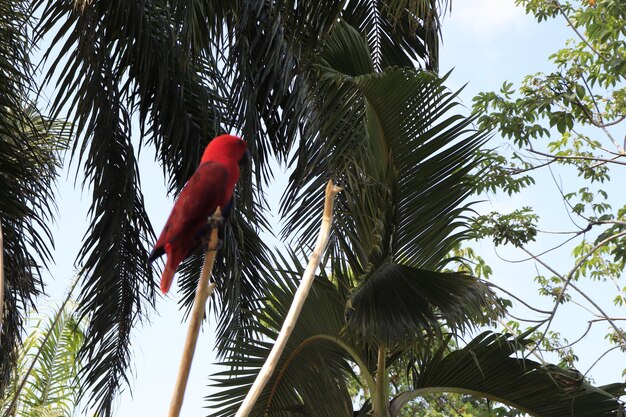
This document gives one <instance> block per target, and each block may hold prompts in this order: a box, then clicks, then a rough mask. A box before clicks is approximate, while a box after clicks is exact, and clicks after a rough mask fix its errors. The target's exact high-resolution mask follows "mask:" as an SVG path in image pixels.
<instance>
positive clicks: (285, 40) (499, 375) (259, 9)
mask: <svg viewBox="0 0 626 417" xmlns="http://www.w3.org/2000/svg"><path fill="white" fill-rule="evenodd" d="M446 6H447V3H446V2H438V1H436V0H411V1H406V0H390V1H384V2H383V1H368V0H343V1H341V0H323V1H318V2H298V1H292V0H276V1H263V2H250V1H243V0H241V1H231V2H224V1H210V0H208V1H197V0H190V1H185V2H169V1H165V0H147V1H144V0H142V1H126V0H124V1H121V0H112V1H106V2H92V1H89V0H35V1H34V2H33V8H32V10H29V12H32V15H33V16H36V15H40V16H42V20H41V21H40V22H38V26H37V34H38V35H39V38H38V39H37V41H42V40H47V39H49V40H50V41H51V43H50V46H49V48H48V49H47V51H46V59H45V62H44V65H45V66H46V71H47V72H46V74H45V79H46V82H48V83H50V84H54V86H55V88H56V94H55V96H54V98H53V100H52V115H53V117H57V116H59V115H61V114H63V113H64V112H66V111H67V112H68V119H69V120H70V121H71V122H72V126H73V131H72V133H74V135H75V136H74V137H75V140H74V142H73V143H72V153H71V155H72V158H73V160H75V161H76V160H77V161H78V163H79V165H80V166H81V167H82V170H83V172H84V179H83V183H82V185H83V187H85V188H89V189H90V190H91V193H92V200H91V207H90V211H89V222H90V224H89V228H88V230H87V231H86V233H85V235H84V238H83V242H82V243H83V245H82V248H81V250H80V252H79V253H78V256H77V260H76V262H77V266H78V267H79V269H80V276H79V279H80V281H79V282H80V293H79V296H78V305H79V306H78V315H79V317H80V319H81V320H82V319H87V323H88V325H87V328H86V330H85V343H84V345H83V347H82V348H81V351H80V353H79V354H78V359H79V360H80V361H81V363H82V368H81V370H80V371H79V378H80V381H81V382H82V383H83V384H82V385H81V390H80V395H82V396H84V398H85V399H86V400H87V402H88V403H89V405H91V406H93V407H94V408H95V409H96V410H97V413H98V414H99V415H102V416H104V417H107V416H110V415H112V414H113V413H114V410H113V404H114V399H115V398H116V396H117V395H118V394H119V392H120V391H121V390H123V389H124V387H126V386H127V385H128V382H129V379H130V376H129V369H130V365H131V361H132V357H131V342H132V340H133V338H132V335H133V330H134V328H135V327H136V326H137V325H138V324H139V323H141V322H142V321H143V320H145V319H146V317H147V316H148V314H149V312H150V311H151V309H152V305H153V303H154V300H155V283H154V280H153V274H154V271H153V270H152V269H151V268H150V267H149V266H148V265H147V264H146V258H147V249H148V246H149V244H150V243H151V242H152V241H153V240H154V233H153V230H152V226H151V224H150V221H149V219H148V216H147V214H146V211H145V207H144V201H143V195H142V190H141V181H140V177H139V170H138V167H137V158H138V153H139V151H140V150H142V149H143V148H144V147H146V146H151V147H154V149H155V151H156V158H157V161H158V163H160V165H161V166H162V168H163V173H164V176H165V178H166V181H167V183H168V185H169V189H170V191H171V192H172V193H174V194H175V193H177V192H178V191H180V189H181V188H182V186H183V185H184V183H185V181H186V180H187V178H189V176H190V175H191V173H192V172H193V170H194V169H195V167H196V165H197V163H198V160H199V157H200V154H201V151H202V149H203V148H204V146H205V145H206V144H207V142H208V141H209V140H210V138H211V137H213V136H215V135H216V134H218V133H221V132H223V131H235V132H238V133H241V134H242V135H243V137H244V138H245V139H246V140H247V142H248V144H249V147H250V150H251V153H252V156H253V158H252V159H253V163H252V165H251V166H250V167H249V168H248V169H244V171H243V173H242V178H241V181H240V184H239V186H238V188H237V190H236V197H235V198H236V205H237V210H236V211H235V215H234V216H233V218H232V221H230V222H229V224H228V225H227V226H226V230H225V233H224V236H225V239H224V247H223V248H222V250H221V251H220V258H219V259H218V261H217V280H216V281H217V283H218V286H217V291H216V301H215V304H214V305H213V312H214V313H215V314H217V315H218V322H219V323H220V325H219V328H218V333H217V339H218V342H217V348H218V357H219V358H220V361H221V363H222V364H224V365H227V366H228V368H227V370H226V371H225V372H224V373H222V374H221V375H219V376H218V378H217V384H218V385H219V386H220V387H221V388H222V390H221V391H220V392H218V393H217V394H215V395H214V396H213V397H212V399H213V400H214V401H215V402H216V403H215V404H214V406H215V407H216V412H215V413H216V415H229V414H231V413H232V412H233V411H234V408H235V407H236V406H237V404H238V403H239V402H240V401H241V400H242V397H243V395H244V394H245V391H246V389H247V388H248V387H249V385H250V383H251V379H252V377H253V376H254V374H255V373H256V372H257V371H258V369H259V368H260V366H261V364H262V362H263V360H264V358H265V356H266V355H267V352H268V351H269V348H270V346H271V341H272V339H273V338H275V335H276V331H277V329H278V327H279V323H281V322H282V320H283V319H284V314H285V311H286V308H287V306H288V305H289V302H290V301H291V298H292V296H293V289H294V286H295V280H294V277H295V276H297V275H298V273H299V272H301V270H302V268H303V266H302V265H301V264H300V263H299V256H295V255H292V256H291V257H290V258H289V260H286V259H284V258H282V257H281V255H279V254H277V252H276V251H273V250H271V249H270V248H268V247H267V246H266V244H265V243H264V242H263V241H262V240H261V238H260V237H259V232H260V231H261V230H267V228H268V223H267V221H266V220H265V215H266V213H267V209H268V202H267V201H266V200H265V196H264V189H265V187H266V186H267V184H268V183H269V182H270V181H271V179H272V176H273V175H275V174H276V172H275V171H274V169H273V167H272V165H270V161H271V160H272V159H277V160H278V161H279V162H282V163H285V164H286V165H287V166H288V167H289V168H290V170H291V172H292V174H291V176H290V179H289V184H288V189H287V192H286V193H285V195H284V197H283V199H282V201H281V214H282V215H283V217H284V225H285V228H284V230H283V238H284V239H285V240H287V241H290V242H292V243H294V244H296V245H298V246H299V247H301V248H306V247H309V246H310V245H311V243H312V239H313V237H314V235H315V232H316V230H317V228H318V226H319V220H318V213H320V212H321V207H320V203H321V199H318V196H319V195H320V194H321V190H322V189H323V186H324V185H325V183H326V182H327V180H328V179H329V178H332V179H333V180H334V181H335V182H337V183H339V184H340V185H341V186H342V187H344V190H345V191H344V192H343V193H342V194H341V195H340V197H339V198H338V201H337V207H338V210H337V213H336V216H335V218H334V223H333V232H332V236H331V242H330V247H329V252H328V255H327V257H326V259H325V260H324V261H325V267H326V268H328V269H329V271H331V274H330V275H331V276H332V279H330V278H328V277H327V276H326V274H325V272H326V271H323V272H322V274H321V276H320V277H319V279H318V282H317V283H316V285H315V287H314V289H313V291H312V295H311V297H310V298H309V300H308V302H307V303H308V304H307V305H305V309H304V311H303V313H302V316H301V319H300V321H299V322H298V324H297V326H296V327H297V328H296V329H294V335H293V336H292V338H291V339H290V340H289V344H288V346H287V351H286V353H285V355H284V356H283V358H281V361H282V362H281V365H280V371H279V372H278V373H277V374H275V375H274V376H273V381H272V382H271V384H270V386H269V387H268V388H267V390H266V391H265V393H264V394H263V396H262V399H261V401H260V402H259V403H258V404H257V405H256V407H257V412H259V413H261V412H264V411H270V412H271V413H272V414H280V415H293V414H296V413H303V412H305V413H306V412H309V413H311V411H312V410H313V408H314V410H315V414H316V415H321V416H324V415H333V416H336V415H337V414H341V413H343V414H346V415H351V412H352V411H353V410H352V408H353V406H352V401H351V398H350V392H349V389H348V381H349V380H350V379H351V378H355V377H356V378H357V379H358V381H359V382H360V383H361V385H362V386H363V387H364V389H365V388H366V389H367V392H368V400H367V401H365V402H364V404H362V406H361V409H360V410H357V414H360V415H368V414H372V413H374V414H376V415H378V416H381V415H383V414H386V413H387V412H390V413H391V414H392V415H393V417H395V416H396V415H398V413H399V410H400V409H401V408H402V406H403V405H404V404H406V403H407V402H409V401H410V400H412V399H414V398H415V397H416V396H418V395H427V394H430V390H431V388H433V387H444V388H445V390H448V391H453V392H457V391H458V392H463V393H465V392H469V393H472V394H475V395H478V396H485V397H487V398H497V399H498V400H499V401H503V402H508V403H510V404H513V405H514V406H516V407H518V408H520V409H523V410H528V411H531V412H533V413H537V414H540V415H547V416H550V415H555V416H556V415H559V416H560V415H565V414H568V415H569V414H570V413H573V415H578V416H586V415H591V414H593V413H594V412H598V410H600V412H602V413H605V414H607V415H610V413H611V412H618V411H621V409H622V406H621V405H620V404H619V403H618V402H617V401H616V400H615V398H614V397H613V396H614V395H617V394H619V393H621V390H622V389H623V386H622V385H621V384H617V385H614V386H607V387H604V388H594V387H592V386H591V385H589V384H588V382H587V381H585V380H584V378H578V375H577V374H575V373H574V374H572V373H570V372H567V371H562V370H559V369H556V368H550V367H548V366H544V365H543V364H540V363H538V362H533V361H531V360H528V359H527V360H520V359H519V358H517V357H515V355H517V354H518V352H519V351H520V350H521V349H523V348H524V347H525V346H528V345H529V344H530V342H529V340H527V339H526V336H525V335H524V336H520V337H512V336H509V335H506V334H497V333H491V332H487V333H483V334H482V335H480V336H478V337H476V338H473V339H471V340H469V341H468V342H467V344H466V345H464V346H462V347H458V346H453V345H451V344H450V341H451V340H452V339H451V338H452V337H453V336H455V337H463V336H464V337H468V338H470V337H469V334H470V331H472V330H474V329H475V328H476V326H478V325H480V324H490V323H493V321H494V320H497V319H500V318H501V317H502V314H503V311H504V307H505V306H506V305H507V302H506V301H503V300H502V299H500V298H499V297H497V296H496V294H495V292H494V289H493V288H494V287H493V286H491V285H488V284H487V283H486V282H485V281H483V280H481V279H479V278H476V277H474V276H472V274H470V273H469V271H468V270H467V268H468V263H467V262H465V261H464V260H462V259H459V258H458V256H459V255H461V256H463V255H462V254H463V249H461V242H462V241H464V240H465V239H467V238H468V237H471V236H472V233H479V234H480V233H482V235H484V236H486V235H488V234H489V230H486V229H488V228H489V227H493V229H494V230H495V229H498V228H499V226H498V225H494V224H490V223H489V222H486V223H484V225H486V227H485V228H482V229H481V228H476V229H475V230H470V228H469V225H468V221H469V216H470V215H471V213H472V211H471V208H472V207H471V204H470V203H468V198H469V197H470V195H471V194H472V192H473V191H474V190H475V187H476V184H477V183H478V182H477V181H476V177H472V175H471V173H473V172H484V173H486V174H485V175H484V179H485V180H484V181H483V182H482V183H483V184H484V187H486V189H493V188H497V187H498V186H499V185H500V184H503V183H504V184H506V186H507V187H508V190H509V192H516V191H517V190H519V189H522V188H523V187H525V186H527V185H529V184H530V183H531V182H532V180H531V179H530V178H529V177H527V178H526V179H525V180H522V181H515V180H508V179H504V180H503V179H502V178H503V176H502V174H503V173H506V172H507V167H499V166H498V165H499V164H500V163H501V161H502V158H500V157H499V156H498V155H497V153H496V152H495V151H479V149H481V147H482V146H483V145H484V143H485V141H486V140H487V136H488V132H487V130H484V131H480V132H477V131H476V130H475V129H474V128H473V123H478V124H479V125H480V126H481V127H483V128H485V129H488V128H490V127H494V126H496V124H497V122H498V120H499V119H497V118H496V119H494V120H492V121H490V119H489V118H488V116H486V115H482V116H481V117H480V118H477V117H470V118H466V117H463V116H461V115H459V114H457V113H456V111H457V110H456V109H457V98H456V97H457V93H451V92H450V91H448V90H447V89H446V88H445V86H444V84H445V81H446V76H445V75H444V76H439V75H438V74H437V73H436V70H437V68H438V43H439V42H438V41H439V39H438V37H439V24H440V22H439V16H440V14H441V13H443V11H444V10H445V7H446ZM598 82H607V80H606V79H604V78H603V79H602V80H599V81H598ZM603 85H604V84H603ZM506 89H507V91H508V89H510V87H506ZM507 94H508V92H507ZM511 94H512V92H511ZM618 98H619V95H618ZM485 100H486V101H483V102H484V103H487V102H488V101H489V100H490V97H487V98H486V99H485ZM615 100H617V99H615ZM504 101H506V100H504ZM570 102H571V99H570ZM486 107H488V106H486ZM607 108H608V110H606V109H607ZM605 110H606V112H607V115H610V114H611V111H614V110H612V107H610V106H607V107H605ZM541 111H543V110H541ZM597 111H599V110H597ZM581 114H584V112H582V113H581ZM508 116H510V115H508ZM539 116H540V115H538V114H537V115H535V114H530V115H526V116H524V117H526V118H527V119H533V118H535V117H539ZM498 117H500V116H498ZM607 117H608V116H607ZM504 119H505V117H504V116H502V118H501V120H504ZM518 119H519V118H518ZM516 120H517V119H516ZM533 120H534V119H533ZM550 121H551V123H553V125H554V126H556V128H557V129H561V130H565V131H566V130H567V129H569V128H571V125H572V123H571V121H570V118H569V117H568V116H567V115H566V114H561V113H558V114H557V113H555V114H553V115H552V118H551V119H550ZM137 127H138V128H137ZM510 129H513V127H510ZM515 133H516V131H515V130H514V129H513V130H512V134H515ZM137 134H138V135H140V136H141V139H140V140H135V139H134V137H135V135H137ZM529 134H530V135H531V136H532V134H534V135H536V136H538V137H539V136H541V135H544V134H546V132H545V131H544V130H541V129H539V128H537V129H536V130H531V131H530V133H529ZM557 159H559V160H561V159H563V157H561V156H559V158H557ZM580 161H583V160H582V159H581V160H579V161H578V162H580ZM519 163H520V166H521V169H529V168H530V167H529V166H528V165H527V164H526V163H525V162H524V160H523V159H521V157H520V159H519ZM580 163H582V162H580ZM593 168H594V169H596V167H593ZM597 172H598V173H597V174H594V175H595V176H592V178H594V179H596V180H597V181H601V180H603V178H604V177H603V172H602V170H601V168H598V169H597ZM494 173H495V174H494ZM43 185H44V187H42V188H43V189H45V190H47V189H48V187H49V182H46V183H45V184H43ZM16 191H18V192H19V191H20V190H16ZM590 193H591V195H594V192H593V191H586V190H581V191H580V193H577V194H575V195H573V196H572V197H571V199H577V198H581V199H583V203H584V201H585V200H588V199H589V195H590ZM16 195H20V194H16ZM46 195H47V194H46ZM46 202H48V200H46ZM44 207H48V206H47V205H46V206H44ZM594 210H596V211H597V212H600V211H601V210H604V211H605V212H606V211H607V210H608V207H606V206H603V205H599V206H597V207H594ZM528 216H529V213H527V212H520V213H516V214H514V215H513V216H508V217H507V216H502V217H501V219H507V221H508V222H509V223H508V224H509V225H513V227H514V228H515V229H516V230H514V231H513V232H512V233H508V234H506V233H505V234H503V235H502V236H503V237H502V241H503V242H505V241H513V240H515V241H516V242H517V243H518V244H520V245H522V244H524V243H526V242H527V241H528V240H531V239H532V238H534V234H533V233H532V230H531V231H528V230H526V227H527V226H529V225H534V224H535V219H534V218H533V217H528ZM3 225H4V223H3ZM616 225H617V224H614V226H616ZM500 229H506V227H504V228H501V227H500ZM454 252H456V253H457V255H456V256H454V255H453V256H451V255H450V254H451V253H454ZM201 256H202V253H201V251H199V253H197V254H195V255H194V256H193V257H192V258H190V259H189V260H188V261H187V262H186V263H185V265H183V267H182V270H181V280H180V281H181V289H182V292H183V294H182V297H181V307H182V308H183V309H187V308H189V305H190V302H191V300H192V299H193V293H194V291H195V289H194V288H195V282H196V280H197V277H198V274H199V271H200V268H199V266H198V265H199V263H200V261H201ZM582 256H583V257H584V255H582ZM468 257H469V254H468ZM476 259H477V262H478V266H477V267H476V268H477V269H476V271H481V273H484V274H485V276H486V275H488V267H487V266H486V265H484V262H482V263H481V261H480V258H476ZM470 261H471V259H470ZM459 262H461V267H460V268H464V269H462V270H460V271H459V270H450V269H458V268H457V266H458V264H459ZM416 300H419V302H416ZM559 301H560V300H559ZM14 310H15V308H14ZM477 358H479V359H477ZM401 359H402V360H405V361H406V363H407V377H409V378H410V381H411V385H410V387H409V388H407V390H404V391H402V392H399V393H397V395H395V396H394V397H393V398H391V395H390V393H389V384H388V380H389V373H388V368H389V366H393V364H394V363H396V361H400V360H401ZM4 362H5V361H3V366H5V365H4ZM356 367H358V372H357V371H356ZM7 369H8V368H7ZM527 370H532V372H531V373H527V372H526V371H527ZM572 379H573V380H574V381H573V382H572V381H571V380H572ZM555 381H556V383H555ZM559 381H566V383H565V384H562V383H560V382H559ZM503 382H506V384H505V383H503ZM533 387H537V390H533ZM546 393H548V395H547V396H546ZM322 398H323V399H324V401H320V399H322ZM590 410H591V411H590ZM507 412H508V411H507ZM593 415H597V414H593Z"/></svg>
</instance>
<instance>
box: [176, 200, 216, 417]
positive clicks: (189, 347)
mask: <svg viewBox="0 0 626 417" xmlns="http://www.w3.org/2000/svg"><path fill="white" fill-rule="evenodd" d="M221 215H222V214H221V210H220V208H219V207H218V208H217V210H215V214H213V216H212V219H213V220H215V219H218V218H221ZM217 231H218V227H213V228H212V229H211V237H210V238H209V244H208V249H207V253H206V256H205V257H204V264H203V265H202V272H200V278H199V279H198V287H197V289H196V297H195V298H194V300H193V307H192V310H191V319H190V321H189V327H188V329H187V338H186V339H185V347H184V349H183V357H182V358H181V360H180V367H179V368H178V377H177V378H176V385H175V386H174V393H173V395H172V401H171V402H170V409H169V412H168V414H167V415H168V417H178V416H179V415H180V409H181V407H182V406H183V399H184V397H185V389H186V388H187V380H188V379H189V370H190V369H191V362H192V361H193V355H194V352H195V351H196V342H197V341H198V333H199V332H200V326H201V324H202V319H203V318H204V311H205V306H206V301H207V299H208V298H209V297H210V296H211V294H212V293H213V288H215V284H214V283H210V284H209V278H210V276H211V271H212V270H213V264H214V263H215V254H216V252H217Z"/></svg>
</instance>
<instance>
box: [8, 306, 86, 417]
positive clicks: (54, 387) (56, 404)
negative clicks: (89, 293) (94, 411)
mask: <svg viewBox="0 0 626 417" xmlns="http://www.w3.org/2000/svg"><path fill="white" fill-rule="evenodd" d="M84 328H85V326H84V324H83V323H80V322H78V321H77V316H76V312H75V310H74V308H73V307H71V306H68V305H66V306H63V307H62V308H60V309H59V310H58V311H54V314H53V316H51V317H42V318H40V319H38V321H36V323H35V325H34V327H33V329H32V330H31V331H30V333H29V335H28V337H26V339H25V340H24V343H23V345H22V347H21V348H20V352H19V354H18V365H17V368H16V370H15V373H14V375H13V376H12V380H11V384H10V386H9V388H8V389H7V395H5V396H4V397H3V400H2V401H0V411H1V412H2V415H3V416H7V417H13V416H15V417H45V416H55V417H65V416H67V417H70V416H72V415H74V411H75V407H76V404H77V401H78V392H79V384H78V372H79V370H80V367H81V362H80V359H79V356H78V354H79V350H80V348H81V346H82V345H83V343H84V338H85V334H84ZM23 381H24V382H25V383H24V384H23V386H21V384H22V382H23ZM15 396H17V402H15V406H14V408H13V409H12V410H9V409H8V408H9V407H10V404H11V401H13V399H14V397H15Z"/></svg>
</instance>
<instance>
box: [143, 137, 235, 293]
mask: <svg viewBox="0 0 626 417" xmlns="http://www.w3.org/2000/svg"><path fill="white" fill-rule="evenodd" d="M246 149H247V147H246V142H244V141H243V140H242V139H240V138H238V137H236V136H232V135H221V136H217V137H216V138H214V139H213V140H212V141H211V142H210V143H209V145H208V146H207V147H206V149H205V150H204V154H203V155H202V159H201V160H200V165H199V166H198V168H197V169H196V172H194V173H193V175H192V176H191V177H190V178H189V180H188V181H187V183H186V184H185V186H184V187H183V189H182V191H181V192H180V194H179V195H178V198H177V199H176V202H175V203H174V207H173V208H172V212H171V213H170V216H169V218H168V219H167V222H166V223H165V226H164V227H163V231H162V232H161V235H160V236H159V239H158V240H157V241H156V243H155V245H154V249H153V250H152V252H151V253H150V256H149V258H148V261H149V262H152V261H154V260H155V259H157V258H158V257H160V256H161V255H163V254H164V253H165V254H167V261H166V262H165V268H164V269H163V275H162V276H161V291H163V293H166V292H167V291H168V290H169V288H170V285H171V284H172V279H173V278H174V273H175V272H176V269H177V268H178V265H180V263H181V262H182V261H184V260H185V259H186V258H187V257H188V256H190V255H191V254H192V252H193V251H194V250H195V249H196V248H197V247H198V246H199V245H200V244H201V243H202V234H203V230H205V228H206V225H207V221H208V219H209V217H211V215H213V213H214V212H215V210H216V209H217V207H220V208H221V209H222V211H224V210H225V208H226V206H227V205H228V204H229V203H230V202H231V200H232V197H233V190H234V188H235V184H236V183H237V180H238V179H239V162H240V161H241V159H243V157H244V155H246V153H247V151H246Z"/></svg>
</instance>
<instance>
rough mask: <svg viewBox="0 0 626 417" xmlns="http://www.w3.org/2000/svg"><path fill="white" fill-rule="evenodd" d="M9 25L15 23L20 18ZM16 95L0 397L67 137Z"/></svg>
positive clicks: (30, 299)
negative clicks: (18, 101)
mask: <svg viewBox="0 0 626 417" xmlns="http://www.w3.org/2000/svg"><path fill="white" fill-rule="evenodd" d="M3 17H4V16H3ZM13 23H14V24H17V25H19V20H17V21H15V22H13ZM0 26H2V23H0ZM17 30H19V31H23V30H24V28H23V27H20V28H19V29H17ZM0 44H2V40H0ZM2 81H7V80H0V83H2ZM22 93H24V92H23V91H21V92H20V94H22ZM0 95H1V93H0ZM5 98H6V99H9V97H8V96H7V97H5ZM20 98H21V99H22V100H23V101H22V102H21V103H18V104H17V106H18V107H15V108H8V107H3V106H1V105H0V113H3V114H0V126H1V127H0V131H1V132H0V148H1V149H2V152H0V222H2V233H3V242H4V245H3V248H2V249H3V258H4V278H5V279H4V283H3V285H4V298H5V299H4V304H3V305H2V306H1V308H2V309H3V312H2V314H3V315H4V321H3V323H2V331H1V332H0V396H1V395H2V392H3V391H4V389H5V387H6V383H7V381H8V378H9V375H10V372H11V369H12V368H13V367H14V366H15V360H16V352H17V351H16V349H17V346H18V342H19V340H20V334H21V332H22V325H23V320H24V319H23V314H24V312H25V311H27V310H29V309H31V308H32V307H33V306H34V301H35V297H36V296H37V295H39V294H41V293H42V292H43V282H42V281H41V274H40V273H41V268H45V267H46V266H47V263H48V262H49V261H50V255H51V252H50V251H51V248H52V247H53V244H54V243H53V240H52V234H51V232H50V224H51V223H52V222H53V221H54V214H55V203H54V191H55V190H54V182H55V180H56V177H57V174H58V170H59V168H60V151H62V150H63V149H65V148H66V147H67V144H68V141H69V137H68V132H69V129H67V128H66V125H65V123H63V122H62V121H54V120H49V119H48V118H46V117H45V116H43V115H41V114H40V113H39V112H38V111H37V110H36V109H35V108H34V107H32V104H31V102H30V100H29V98H28V97H26V96H23V95H22V96H21V97H15V98H14V99H15V100H19V99H20ZM10 104H11V105H13V104H15V103H10Z"/></svg>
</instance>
